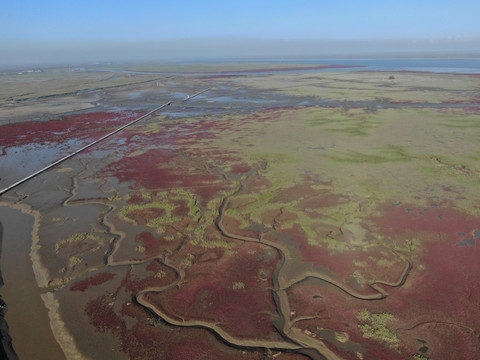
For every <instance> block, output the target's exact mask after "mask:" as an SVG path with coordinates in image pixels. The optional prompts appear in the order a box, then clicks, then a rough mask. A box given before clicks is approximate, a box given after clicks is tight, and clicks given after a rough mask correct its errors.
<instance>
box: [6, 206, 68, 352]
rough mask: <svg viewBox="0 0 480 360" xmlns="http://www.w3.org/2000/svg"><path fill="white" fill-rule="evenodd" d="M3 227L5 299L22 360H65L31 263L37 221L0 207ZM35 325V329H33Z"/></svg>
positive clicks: (18, 211)
mask: <svg viewBox="0 0 480 360" xmlns="http://www.w3.org/2000/svg"><path fill="white" fill-rule="evenodd" d="M0 222H1V223H2V224H3V238H2V240H3V241H2V270H3V278H4V282H5V285H4V286H3V287H2V289H1V292H2V295H3V297H4V299H5V301H6V303H7V304H8V312H7V313H6V314H5V318H6V320H7V321H8V324H9V328H10V335H11V337H12V338H13V346H14V348H15V350H16V352H17V353H18V356H19V357H20V358H21V359H45V360H47V359H64V358H65V356H64V354H63V352H62V350H61V349H60V347H59V346H58V344H57V342H56V341H55V339H54V337H53V334H52V330H51V329H50V321H49V319H48V316H47V309H46V308H45V305H44V303H43V301H42V299H41V298H40V295H41V290H40V289H39V288H38V287H37V282H36V280H35V276H34V273H33V269H32V262H31V260H30V247H31V245H32V227H33V217H32V216H30V215H27V214H25V213H23V212H22V211H21V210H20V209H14V208H12V207H9V204H6V203H0ZM33 324H34V326H32V325H33Z"/></svg>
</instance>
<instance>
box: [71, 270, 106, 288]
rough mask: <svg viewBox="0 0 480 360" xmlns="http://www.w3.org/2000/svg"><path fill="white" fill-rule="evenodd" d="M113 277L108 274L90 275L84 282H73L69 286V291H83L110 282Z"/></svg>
mask: <svg viewBox="0 0 480 360" xmlns="http://www.w3.org/2000/svg"><path fill="white" fill-rule="evenodd" d="M114 277H115V274H113V273H110V272H102V273H100V274H96V275H92V276H90V277H88V278H86V279H84V280H80V281H77V282H75V283H74V284H73V285H72V286H70V291H82V292H83V291H85V290H87V289H88V288H91V287H92V286H97V285H100V284H103V283H104V282H107V281H108V280H111V279H113V278H114Z"/></svg>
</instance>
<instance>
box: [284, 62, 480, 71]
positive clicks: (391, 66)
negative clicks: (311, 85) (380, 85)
mask: <svg viewBox="0 0 480 360" xmlns="http://www.w3.org/2000/svg"><path fill="white" fill-rule="evenodd" d="M276 62H283V63H285V62H289V63H300V64H312V65H320V64H322V65H348V66H361V67H362V68H354V69H352V68H350V69H326V70H322V71H352V70H369V71H402V70H405V71H428V72H448V73H456V74H480V60H432V59H348V60H345V59H328V60H326V59H325V60H295V61H294V60H292V61H276Z"/></svg>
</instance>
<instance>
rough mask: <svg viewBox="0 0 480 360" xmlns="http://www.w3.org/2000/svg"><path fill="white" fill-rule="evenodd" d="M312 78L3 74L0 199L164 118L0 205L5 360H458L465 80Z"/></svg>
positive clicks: (469, 206)
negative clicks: (8, 354)
mask: <svg viewBox="0 0 480 360" xmlns="http://www.w3.org/2000/svg"><path fill="white" fill-rule="evenodd" d="M441 65H442V66H445V64H443V63H442V64H441ZM326 66H327V67H322V66H320V65H316V64H305V63H303V64H295V63H280V64H279V63H252V64H245V63H226V64H221V65H219V64H208V65H207V64H203V65H198V66H196V65H195V64H190V65H182V66H177V67H170V68H168V67H167V68H166V67H162V66H156V65H154V64H149V65H148V66H146V65H143V66H134V65H131V66H128V67H127V66H126V67H121V68H118V69H114V68H111V67H109V68H108V69H107V68H103V69H102V68H101V67H93V68H88V67H85V68H75V69H72V68H62V69H53V68H51V69H44V70H42V71H41V72H28V73H27V72H4V73H1V74H0V84H1V85H2V86H0V190H1V189H4V188H6V187H8V186H9V185H10V184H12V183H14V182H16V181H18V180H19V179H21V178H22V177H25V176H27V175H29V174H30V173H32V172H34V171H36V170H38V169H40V168H42V167H44V166H47V165H48V164H50V163H52V162H54V161H56V160H58V159H59V158H61V157H63V156H65V155H68V154H69V153H71V152H74V151H76V150H77V149H79V148H80V147H82V146H85V145H86V144H88V143H91V142H93V141H95V140H96V139H98V138H100V137H102V136H104V135H106V134H108V133H109V132H111V131H113V130H115V129H116V128H118V127H120V126H122V125H124V124H126V123H128V122H130V121H132V120H134V119H136V118H138V117H140V116H142V115H144V114H146V113H148V112H149V111H151V110H153V109H154V108H156V107H158V106H159V105H161V104H165V103H168V102H171V105H170V106H168V107H165V108H162V109H161V110H160V111H158V112H157V113H155V114H153V115H151V116H149V117H147V118H145V119H143V120H141V121H139V122H138V123H136V124H135V125H132V126H131V127H128V128H126V129H124V130H123V131H122V132H120V133H118V134H116V135H114V136H112V137H110V138H108V139H106V140H104V141H102V142H100V143H98V144H96V145H95V146H94V147H92V148H89V149H88V150H86V151H84V152H82V153H80V154H78V155H77V156H75V157H73V158H71V159H68V160H67V161H65V162H63V163H62V164H60V165H58V166H57V167H55V168H52V169H50V170H49V171H47V172H45V173H42V174H40V175H38V176H37V177H35V178H33V179H31V180H29V181H28V182H26V183H24V184H22V185H20V186H18V187H17V188H15V189H12V190H10V191H9V192H7V193H5V194H3V195H2V196H1V197H0V223H1V224H2V228H3V233H2V239H1V240H2V243H3V244H2V259H1V265H2V275H3V278H4V283H5V284H4V286H3V287H2V288H0V294H1V295H2V297H3V299H4V300H5V302H6V303H7V305H8V310H7V312H6V320H7V322H8V325H9V329H10V335H11V337H12V339H13V342H12V343H13V348H14V349H15V351H16V352H17V354H18V355H19V357H20V358H22V359H23V358H25V359H27V358H32V356H33V355H32V352H33V353H34V357H35V358H36V359H51V358H56V359H61V358H65V359H174V360H175V359H179V360H180V359H186V358H188V359H202V358H205V357H206V356H209V357H210V358H222V359H277V360H278V359H279V360H294V359H298V360H300V359H327V360H332V359H348V360H349V359H360V360H362V359H393V360H395V359H417V358H421V359H459V358H461V359H467V360H468V359H471V360H474V359H478V358H479V356H480V353H479V350H478V349H479V348H480V344H479V342H480V341H479V329H478V324H479V323H480V311H479V304H480V287H479V286H478V285H477V283H478V281H477V279H478V278H479V276H480V264H479V262H478V256H479V255H480V254H479V246H480V206H479V204H478V196H479V195H480V194H479V188H478V183H479V180H480V152H479V150H478V141H479V139H480V76H479V75H478V74H468V73H448V72H441V73H434V72H425V71H422V72H416V71H403V70H404V69H398V70H399V71H395V69H393V70H388V71H387V70H384V71H364V70H365V69H363V70H362V68H360V67H359V68H357V67H353V66H354V65H352V64H342V63H340V64H339V68H335V67H334V64H326ZM347 66H352V67H347ZM360 66H364V64H360ZM336 70H338V71H336ZM400 70H402V71H400ZM206 89H208V91H205V92H202V93H201V94H198V96H195V97H192V98H190V99H188V100H186V101H184V99H185V98H187V97H188V96H189V95H192V94H196V93H199V92H201V91H203V90H206ZM27 309H28V311H27Z"/></svg>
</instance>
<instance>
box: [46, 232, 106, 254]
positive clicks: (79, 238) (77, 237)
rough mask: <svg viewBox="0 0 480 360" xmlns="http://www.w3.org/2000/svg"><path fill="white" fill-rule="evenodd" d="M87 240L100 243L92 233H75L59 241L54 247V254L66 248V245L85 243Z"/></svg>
mask: <svg viewBox="0 0 480 360" xmlns="http://www.w3.org/2000/svg"><path fill="white" fill-rule="evenodd" d="M87 240H91V241H95V242H96V241H100V237H99V236H97V235H94V234H92V233H88V232H84V233H75V234H73V235H72V236H70V237H69V238H67V239H64V240H61V241H59V242H58V243H57V244H56V245H55V252H56V253H58V251H59V250H60V249H62V248H63V247H65V246H67V245H68V244H74V243H79V242H83V241H87Z"/></svg>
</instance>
